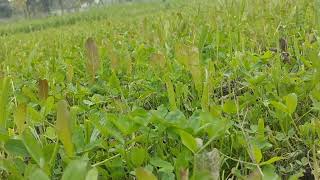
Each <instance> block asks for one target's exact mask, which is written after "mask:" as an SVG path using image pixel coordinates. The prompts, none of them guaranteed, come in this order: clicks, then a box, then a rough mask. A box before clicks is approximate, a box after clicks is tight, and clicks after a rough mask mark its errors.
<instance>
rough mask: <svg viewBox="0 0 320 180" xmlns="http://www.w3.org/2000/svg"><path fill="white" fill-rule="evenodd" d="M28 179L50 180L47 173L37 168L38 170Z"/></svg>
mask: <svg viewBox="0 0 320 180" xmlns="http://www.w3.org/2000/svg"><path fill="white" fill-rule="evenodd" d="M28 179H30V180H34V179H37V180H50V178H49V176H48V175H47V174H46V173H45V172H43V170H42V169H40V168H37V169H36V170H34V171H33V172H32V174H30V175H29V177H28Z"/></svg>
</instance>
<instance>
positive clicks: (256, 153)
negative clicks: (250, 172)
mask: <svg viewBox="0 0 320 180" xmlns="http://www.w3.org/2000/svg"><path fill="white" fill-rule="evenodd" d="M252 153H253V156H254V159H255V160H256V163H259V162H260V161H261V159H262V153H261V149H260V148H259V147H258V146H256V145H254V146H253V147H252Z"/></svg>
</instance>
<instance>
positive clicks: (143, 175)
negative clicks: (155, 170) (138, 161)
mask: <svg viewBox="0 0 320 180" xmlns="http://www.w3.org/2000/svg"><path fill="white" fill-rule="evenodd" d="M136 177H137V179H138V180H157V177H156V176H155V175H153V174H152V172H150V171H148V170H147V169H145V168H142V167H140V168H137V169H136Z"/></svg>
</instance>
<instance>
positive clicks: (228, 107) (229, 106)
mask: <svg viewBox="0 0 320 180" xmlns="http://www.w3.org/2000/svg"><path fill="white" fill-rule="evenodd" d="M223 111H224V112H226V113H229V114H235V113H237V106H236V103H235V102H234V101H232V100H226V101H225V102H224V104H223Z"/></svg>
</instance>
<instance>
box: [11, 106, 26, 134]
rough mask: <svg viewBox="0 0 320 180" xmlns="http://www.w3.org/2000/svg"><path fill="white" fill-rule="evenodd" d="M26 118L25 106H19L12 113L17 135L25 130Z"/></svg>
mask: <svg viewBox="0 0 320 180" xmlns="http://www.w3.org/2000/svg"><path fill="white" fill-rule="evenodd" d="M26 118H27V106H26V104H19V105H18V107H17V109H16V111H15V113H14V123H15V124H16V126H17V129H18V132H19V134H22V132H23V131H24V128H25V124H24V123H25V122H26Z"/></svg>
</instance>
